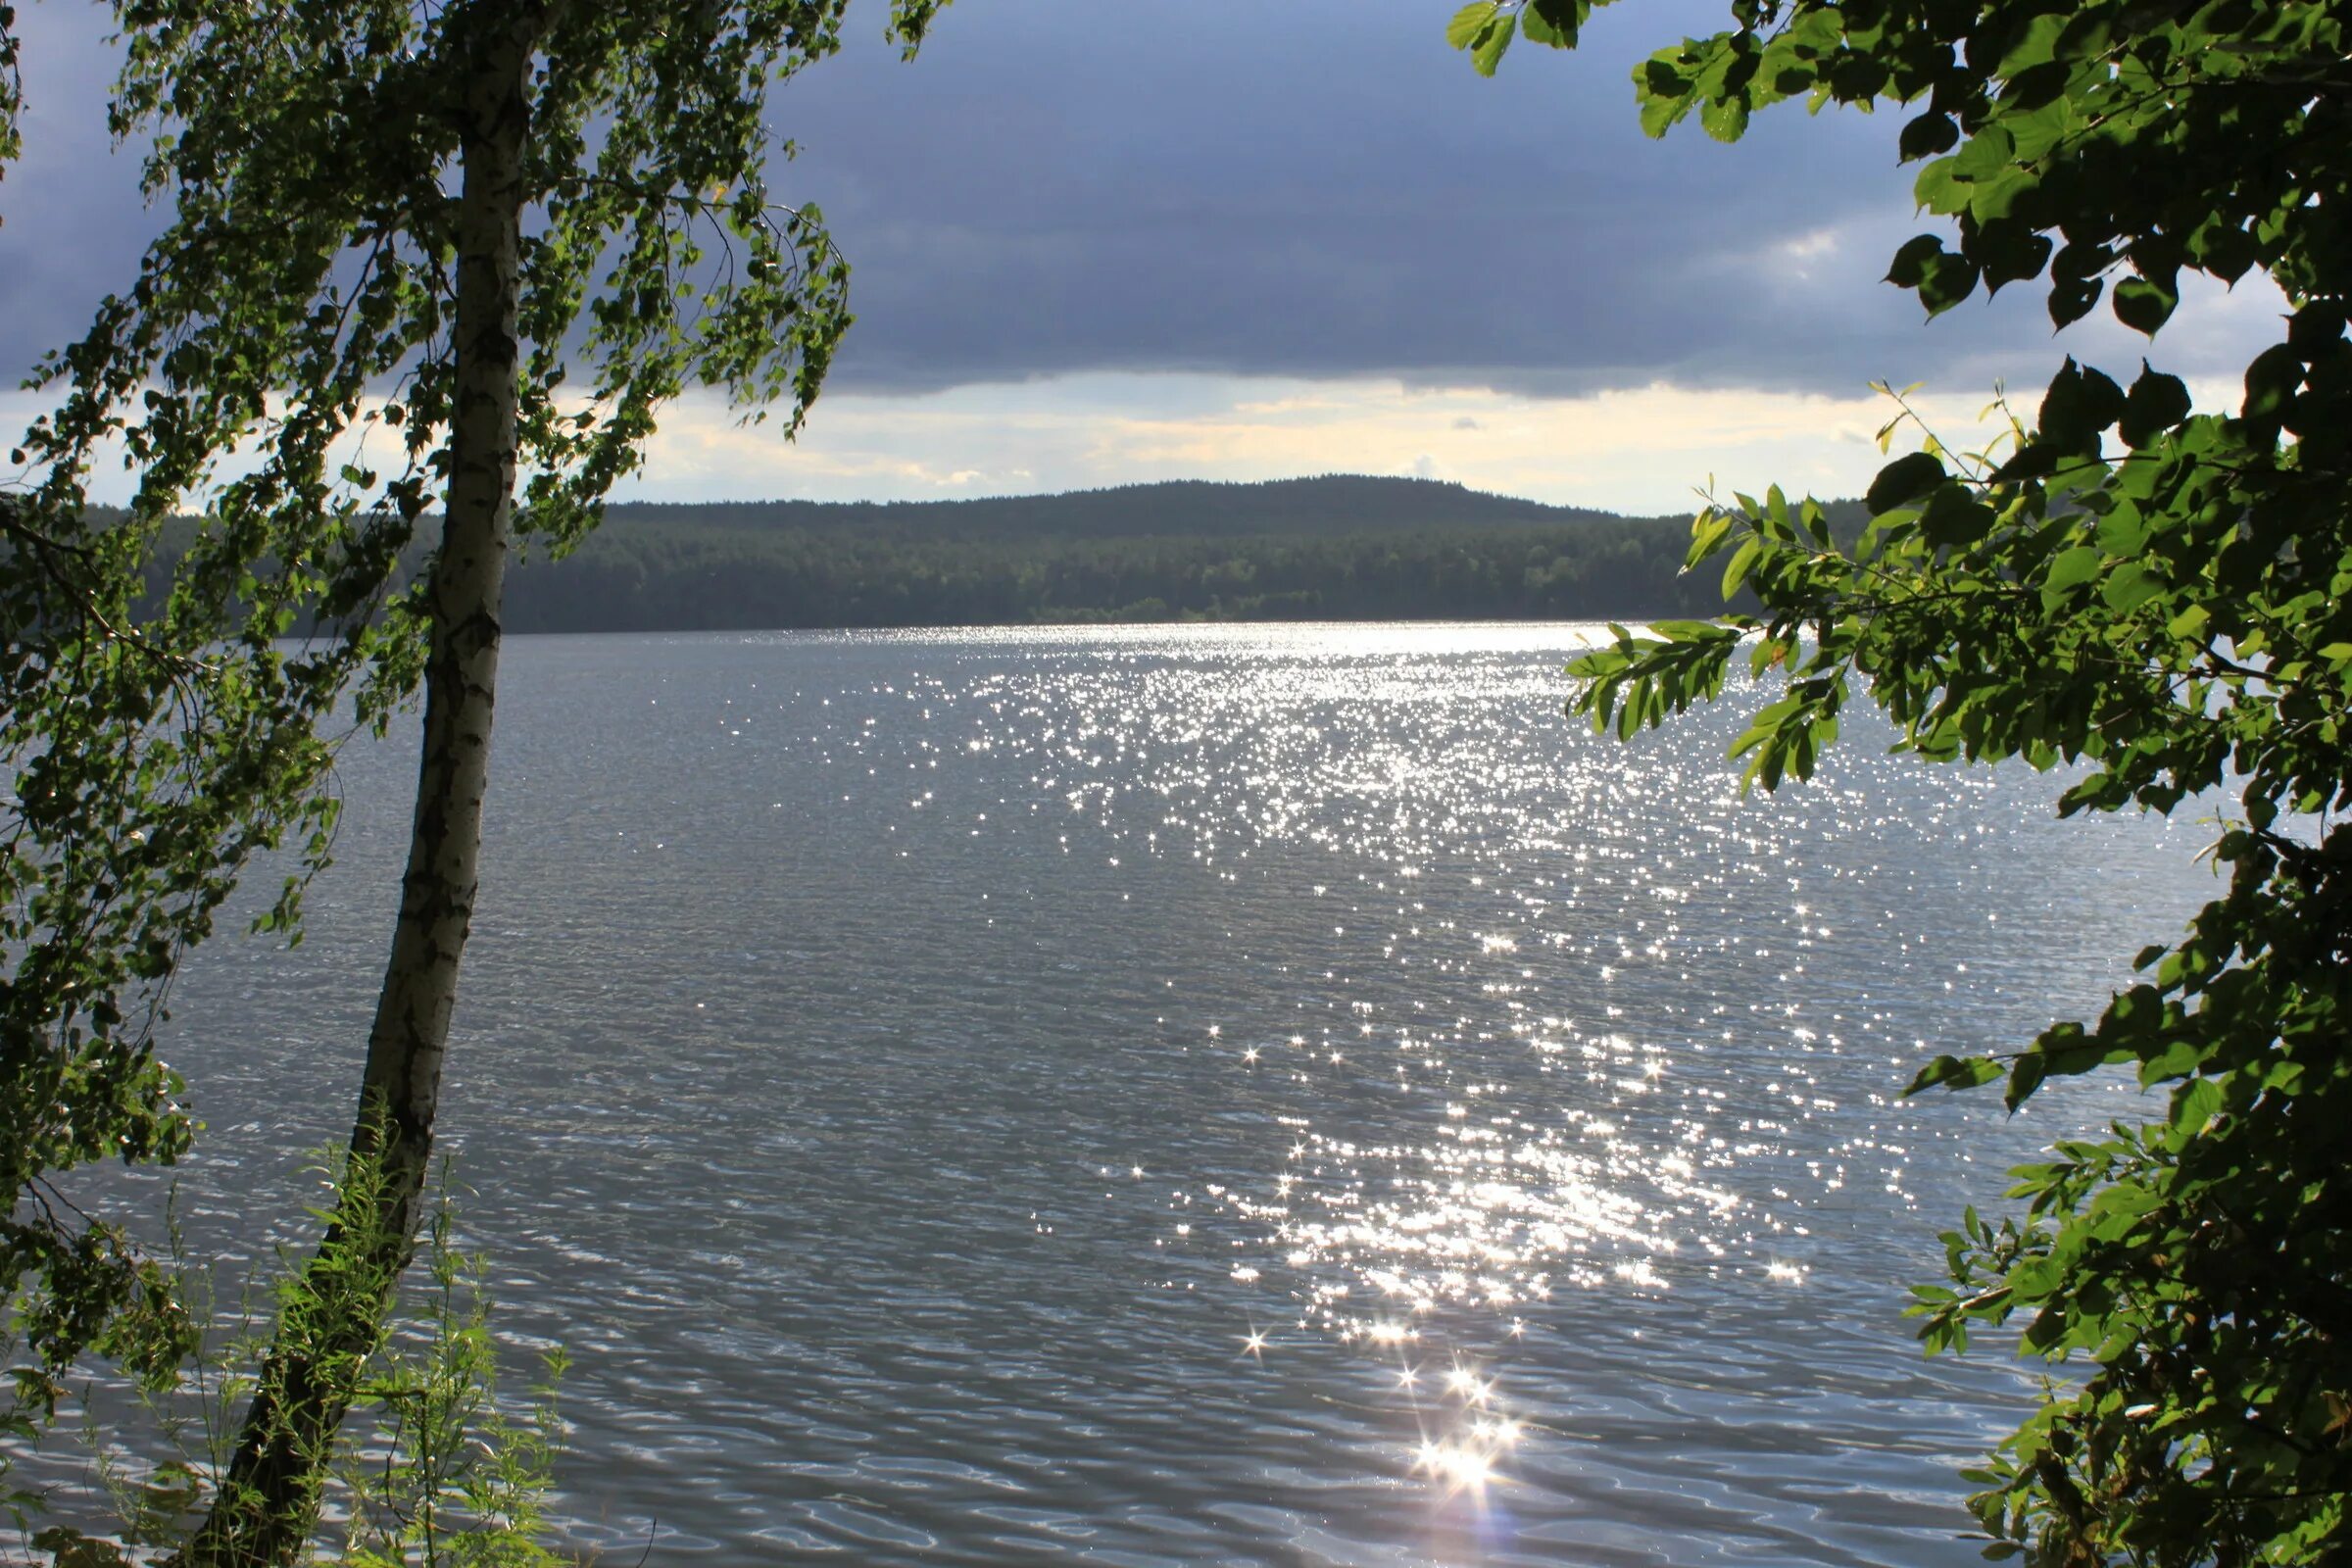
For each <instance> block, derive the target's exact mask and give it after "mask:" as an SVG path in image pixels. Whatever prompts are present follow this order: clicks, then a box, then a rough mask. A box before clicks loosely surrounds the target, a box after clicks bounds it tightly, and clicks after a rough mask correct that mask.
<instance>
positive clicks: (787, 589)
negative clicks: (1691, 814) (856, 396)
mask: <svg viewBox="0 0 2352 1568" xmlns="http://www.w3.org/2000/svg"><path fill="white" fill-rule="evenodd" d="M1689 540H1690V529H1689V520H1688V518H1687V517H1684V516H1681V515H1677V516H1672V517H1621V516H1616V515H1610V514H1608V513H1602V512H1592V511H1584V510H1579V509H1572V508H1564V507H1545V506H1541V505H1538V504H1536V503H1534V502H1527V501H1517V500H1511V499H1508V498H1505V497H1500V496H1490V495H1482V494H1479V493H1477V492H1474V491H1470V490H1466V489H1464V488H1463V487H1461V486H1459V485H1453V484H1441V483H1435V482H1431V481H1426V480H1413V479H1376V478H1364V477H1344V476H1333V477H1327V478H1321V479H1303V480H1288V481H1281V482H1277V483H1269V484H1254V485H1243V484H1202V483H1175V484H1157V485H1135V486H1128V487H1125V488H1122V489H1116V490H1101V491H1091V492H1086V493H1083V494H1077V495H1066V496H1027V497H1017V498H1008V499H1004V500H991V501H978V502H939V503H915V504H897V505H857V506H826V505H819V504H815V503H809V502H775V503H758V504H741V503H737V504H723V503H722V504H713V505H709V506H650V505H622V506H615V507H613V508H612V509H610V511H609V513H608V515H607V516H606V519H605V522H604V524H603V526H602V527H600V528H598V529H597V530H596V531H595V532H594V533H592V534H590V535H588V537H587V538H586V539H584V540H583V541H582V542H581V544H580V546H579V548H578V549H577V550H576V551H575V552H573V554H572V555H570V556H569V557H567V558H566V559H564V561H562V562H555V563H550V562H546V561H531V562H527V563H525V564H523V565H522V566H521V567H520V568H519V569H518V570H516V571H515V574H514V577H513V579H512V581H511V582H510V585H509V589H508V599H507V616H506V619H507V627H508V629H509V630H511V631H521V632H541V631H544V632H585V631H686V630H711V631H717V630H746V629H755V628H779V629H781V628H817V627H883V626H956V625H1005V624H1011V625H1020V624H1031V623H1070V622H1093V621H1144V622H1149V621H1175V620H1454V619H1537V620H1544V619H1601V618H1626V617H1638V616H1653V615H1707V614H1714V613H1720V612H1721V610H1722V608H1723V601H1722V598H1721V595H1720V594H1719V593H1718V591H1717V585H1716V583H1715V582H1714V580H1713V578H1712V577H1711V576H1708V577H1704V578H1702V577H1701V576H1700V575H1695V574H1694V575H1690V576H1685V575H1683V574H1682V564H1683V555H1684V551H1685V549H1686V547H1687V546H1688V544H1689Z"/></svg>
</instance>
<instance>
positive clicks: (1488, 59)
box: [1470, 15, 1519, 76]
mask: <svg viewBox="0 0 2352 1568" xmlns="http://www.w3.org/2000/svg"><path fill="white" fill-rule="evenodd" d="M1518 26H1519V19H1518V17H1517V16H1515V15H1513V16H1498V17H1496V18H1495V20H1494V21H1492V22H1490V23H1488V24H1487V25H1486V26H1485V27H1483V28H1481V29H1480V31H1479V34H1478V36H1477V37H1476V38H1474V39H1472V40H1471V43H1470V64H1471V65H1472V66H1473V67H1475V68H1477V71H1478V73H1479V74H1480V75H1482V76H1492V75H1493V74H1495V67H1496V66H1497V65H1499V64H1500V63H1501V61H1502V52H1503V51H1504V50H1505V49H1508V48H1509V47H1510V46H1511V35H1512V34H1513V33H1514V32H1516V31H1517V30H1518Z"/></svg>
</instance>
